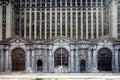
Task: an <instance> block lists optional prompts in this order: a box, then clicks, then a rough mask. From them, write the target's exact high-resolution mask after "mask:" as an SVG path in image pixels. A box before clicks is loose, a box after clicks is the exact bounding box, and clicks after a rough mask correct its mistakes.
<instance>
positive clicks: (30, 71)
mask: <svg viewBox="0 0 120 80" xmlns="http://www.w3.org/2000/svg"><path fill="white" fill-rule="evenodd" d="M25 72H26V73H33V70H32V69H31V67H28V68H27V69H26V71H25Z"/></svg>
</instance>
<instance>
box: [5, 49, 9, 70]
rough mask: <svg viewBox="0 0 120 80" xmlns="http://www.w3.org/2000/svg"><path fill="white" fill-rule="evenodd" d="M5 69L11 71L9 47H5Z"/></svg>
mask: <svg viewBox="0 0 120 80" xmlns="http://www.w3.org/2000/svg"><path fill="white" fill-rule="evenodd" d="M5 50H6V51H5V71H6V72H8V71H9V49H8V47H6V48H5Z"/></svg>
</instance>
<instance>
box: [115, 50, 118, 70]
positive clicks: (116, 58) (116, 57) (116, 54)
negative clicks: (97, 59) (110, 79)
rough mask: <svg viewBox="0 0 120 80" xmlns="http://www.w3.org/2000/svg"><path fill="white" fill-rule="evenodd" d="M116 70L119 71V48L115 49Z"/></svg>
mask: <svg viewBox="0 0 120 80" xmlns="http://www.w3.org/2000/svg"><path fill="white" fill-rule="evenodd" d="M115 72H119V65H118V49H115Z"/></svg>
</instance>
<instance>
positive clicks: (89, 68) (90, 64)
mask: <svg viewBox="0 0 120 80" xmlns="http://www.w3.org/2000/svg"><path fill="white" fill-rule="evenodd" d="M91 57H92V56H91V49H89V50H88V70H87V71H88V72H91V68H92V59H91Z"/></svg>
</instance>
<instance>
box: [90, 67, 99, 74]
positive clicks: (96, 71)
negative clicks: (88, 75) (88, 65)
mask: <svg viewBox="0 0 120 80" xmlns="http://www.w3.org/2000/svg"><path fill="white" fill-rule="evenodd" d="M91 72H92V73H98V72H99V70H97V68H92V70H91Z"/></svg>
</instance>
